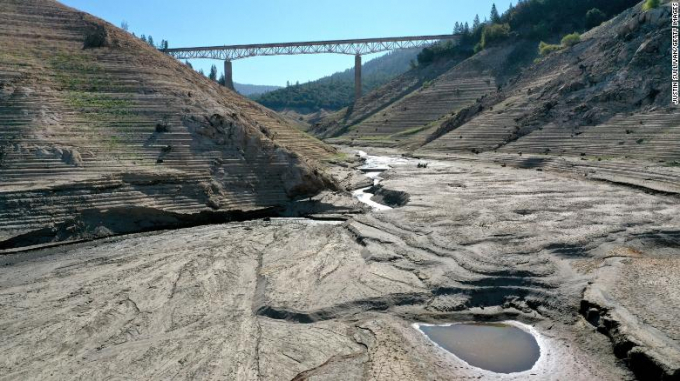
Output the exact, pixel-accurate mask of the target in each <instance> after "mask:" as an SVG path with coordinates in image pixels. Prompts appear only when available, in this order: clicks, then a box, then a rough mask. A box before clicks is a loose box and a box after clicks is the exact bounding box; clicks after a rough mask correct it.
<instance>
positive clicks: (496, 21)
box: [491, 3, 501, 24]
mask: <svg viewBox="0 0 680 381" xmlns="http://www.w3.org/2000/svg"><path fill="white" fill-rule="evenodd" d="M491 22H492V23H493V24H500V23H501V15H499V14H498V9H497V8H496V4H495V3H494V4H493V5H492V6H491Z"/></svg>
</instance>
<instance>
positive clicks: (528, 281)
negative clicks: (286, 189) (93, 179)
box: [0, 160, 680, 380]
mask: <svg viewBox="0 0 680 381" xmlns="http://www.w3.org/2000/svg"><path fill="white" fill-rule="evenodd" d="M417 163H418V161H417V160H407V161H401V162H396V163H395V164H394V166H393V168H392V169H391V170H390V171H388V172H386V173H384V174H383V175H382V177H383V178H384V180H383V181H382V182H381V184H380V185H381V187H382V189H383V190H382V193H383V197H382V198H378V199H380V200H391V199H395V198H396V199H399V200H402V201H403V200H404V199H405V197H404V196H405V195H407V196H408V197H406V199H407V203H406V204H405V205H401V204H403V202H399V203H396V204H394V205H393V206H395V208H394V209H392V210H386V211H372V212H368V213H366V214H360V215H353V216H350V218H349V220H347V221H346V222H327V223H322V222H319V221H310V220H298V219H296V220H280V219H273V220H267V221H265V220H258V221H249V222H240V223H232V224H225V225H212V226H202V227H195V228H189V229H182V230H175V231H167V232H158V233H146V234H139V235H132V236H125V237H117V238H110V239H106V240H100V241H96V242H92V243H86V244H80V245H71V246H63V247H58V248H51V249H46V250H44V251H36V252H30V253H20V254H12V255H5V256H3V257H0V264H2V266H1V267H0V380H15V379H69V380H72V379H83V380H85V379H87V380H91V379H159V380H160V379H163V380H165V379H171V378H172V379H225V380H454V379H455V380H459V379H479V378H482V379H494V380H513V379H517V380H519V379H522V380H524V379H536V380H546V379H554V380H594V379H600V380H627V379H635V378H636V376H637V377H638V378H640V379H659V378H661V377H666V379H674V378H673V377H678V369H679V368H680V366H678V362H680V356H679V355H678V354H679V353H680V349H679V344H678V340H679V339H680V324H679V323H678V320H677V318H678V311H680V294H679V291H678V287H677V285H678V280H679V278H680V272H678V267H679V266H680V260H679V259H678V258H680V257H679V254H680V207H679V203H678V198H677V197H675V196H672V195H664V194H649V193H646V192H644V191H643V190H640V189H633V188H628V187H625V186H621V185H614V184H608V183H605V182H595V181H590V180H587V179H576V178H573V177H570V176H567V175H564V174H557V173H550V172H547V171H536V170H533V169H515V168H510V167H501V166H500V165H497V164H492V163H489V164H485V163H480V162H460V161H428V165H427V167H426V168H422V165H421V168H418V165H417ZM379 193H380V192H379ZM386 194H387V195H392V196H394V195H395V194H397V195H399V196H400V197H392V196H388V197H386V196H385V195H386ZM470 320H476V321H486V320H490V321H501V320H518V321H521V322H524V323H526V324H530V325H532V326H533V327H534V328H535V330H536V331H537V332H538V335H539V340H540V342H541V343H542V353H541V359H540V360H539V362H538V363H537V364H536V366H535V367H534V369H532V370H531V371H528V372H525V373H521V374H511V375H500V374H492V373H489V372H485V371H482V370H480V369H477V368H474V367H471V366H468V365H467V364H465V363H463V362H462V361H460V360H458V359H457V358H455V357H453V356H452V355H450V354H448V353H446V352H444V351H442V350H441V349H439V348H437V347H436V346H434V345H433V344H432V343H430V342H428V341H427V340H426V339H425V337H424V336H423V335H422V334H421V333H420V332H419V331H417V330H416V329H414V328H413V327H412V324H413V323H415V322H428V323H437V322H452V321H454V322H455V321H470Z"/></svg>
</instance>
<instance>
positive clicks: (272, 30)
mask: <svg viewBox="0 0 680 381" xmlns="http://www.w3.org/2000/svg"><path fill="white" fill-rule="evenodd" d="M61 1H62V3H64V4H66V5H69V6H72V7H74V8H77V9H80V10H83V11H86V12H89V13H91V14H94V15H95V16H98V17H101V18H103V19H105V20H106V21H109V22H111V23H112V24H115V25H117V26H120V24H121V22H122V21H123V20H125V21H127V23H128V24H129V26H130V31H131V32H135V33H136V34H137V35H141V34H145V35H152V36H153V37H154V40H155V41H156V42H157V43H160V40H161V39H166V40H168V41H170V47H185V46H207V45H233V44H246V43H266V42H288V41H310V40H326V39H345V38H370V37H393V36H409V35H426V34H446V33H451V31H452V29H453V24H454V23H455V22H456V21H463V22H464V21H468V22H471V21H472V19H473V18H474V16H475V14H479V15H480V17H481V18H482V20H484V18H485V17H488V15H489V11H490V9H491V4H492V3H496V5H497V7H498V9H499V11H500V12H503V11H505V10H506V9H507V8H508V6H509V4H510V3H511V2H512V1H513V0H417V1H414V0H343V1H337V0H332V1H331V0H240V1H235V0H202V1H198V0H194V1H187V0H115V1H109V0H61ZM515 2H516V0H515ZM370 58H371V57H370V56H369V57H365V58H364V62H366V61H367V60H368V59H370ZM192 64H194V67H196V68H204V69H205V71H206V72H208V70H209V68H210V66H211V65H212V64H217V67H218V69H219V71H220V72H221V71H222V69H223V65H222V63H221V62H219V61H210V60H196V61H192ZM353 65H354V57H352V56H345V55H339V54H338V55H336V54H318V55H303V56H276V57H254V58H246V59H243V60H237V61H234V63H233V66H234V81H236V82H240V83H251V84H258V85H279V86H283V85H285V84H286V81H290V82H291V83H295V82H296V81H300V82H301V83H303V82H307V81H310V80H314V79H317V78H320V77H323V76H326V75H329V74H332V73H334V72H336V71H340V70H344V69H347V68H349V67H352V66H353Z"/></svg>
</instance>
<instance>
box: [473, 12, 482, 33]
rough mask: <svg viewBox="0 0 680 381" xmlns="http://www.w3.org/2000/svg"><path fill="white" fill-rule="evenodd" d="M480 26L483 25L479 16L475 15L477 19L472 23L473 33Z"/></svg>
mask: <svg viewBox="0 0 680 381" xmlns="http://www.w3.org/2000/svg"><path fill="white" fill-rule="evenodd" d="M480 26H482V23H481V21H479V15H475V19H474V20H473V21H472V31H473V32H474V31H476V30H477V29H479V27H480Z"/></svg>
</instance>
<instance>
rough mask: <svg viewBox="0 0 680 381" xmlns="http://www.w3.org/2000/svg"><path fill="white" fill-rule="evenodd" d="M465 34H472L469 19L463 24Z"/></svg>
mask: <svg viewBox="0 0 680 381" xmlns="http://www.w3.org/2000/svg"><path fill="white" fill-rule="evenodd" d="M463 34H464V35H466V36H469V35H470V24H468V23H467V21H466V22H465V25H464V26H463Z"/></svg>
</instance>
